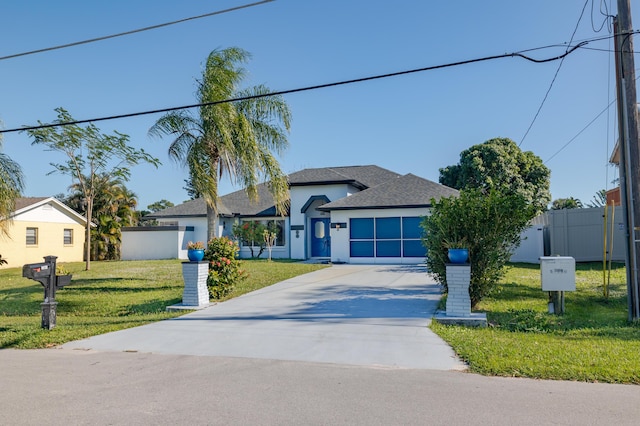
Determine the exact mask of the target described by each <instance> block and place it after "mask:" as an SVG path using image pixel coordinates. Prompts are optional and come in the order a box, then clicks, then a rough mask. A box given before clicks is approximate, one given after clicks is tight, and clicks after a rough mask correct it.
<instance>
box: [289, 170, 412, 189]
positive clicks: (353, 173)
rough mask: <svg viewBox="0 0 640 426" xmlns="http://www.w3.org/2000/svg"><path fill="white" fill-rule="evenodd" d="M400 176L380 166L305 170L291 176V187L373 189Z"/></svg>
mask: <svg viewBox="0 0 640 426" xmlns="http://www.w3.org/2000/svg"><path fill="white" fill-rule="evenodd" d="M398 176H400V175H399V174H398V173H396V172H392V171H390V170H387V169H383V168H382V167H378V166H346V167H324V168H321V169H304V170H300V171H299V172H295V173H292V174H290V175H289V185H290V186H306V185H329V184H335V183H348V184H351V185H354V186H355V187H357V188H360V189H366V188H371V187H373V186H376V185H380V184H381V183H383V182H386V181H388V180H389V179H393V178H395V177H398Z"/></svg>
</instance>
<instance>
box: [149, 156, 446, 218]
mask: <svg viewBox="0 0 640 426" xmlns="http://www.w3.org/2000/svg"><path fill="white" fill-rule="evenodd" d="M330 184H350V185H354V186H355V187H357V188H359V189H362V190H363V191H361V192H358V193H356V194H353V195H351V196H349V197H345V198H342V199H340V200H336V201H334V202H331V203H327V204H325V205H323V206H322V207H320V209H321V210H349V209H362V208H369V209H373V208H397V207H424V206H430V205H431V199H432V198H435V199H436V200H437V199H440V198H441V197H449V196H452V195H457V194H458V191H456V190H455V189H452V188H449V187H447V186H444V185H440V184H438V183H435V182H432V181H430V180H427V179H423V178H421V177H418V176H415V175H412V174H408V175H404V176H401V175H400V174H398V173H396V172H392V171H390V170H387V169H383V168H382V167H378V166H348V167H325V168H318V169H304V170H300V171H299V172H295V173H292V174H290V175H289V185H290V186H306V185H330ZM257 190H258V200H257V201H256V202H250V201H249V197H248V196H247V194H246V192H245V191H244V190H240V191H235V192H232V193H231V194H227V195H224V196H222V197H220V198H219V201H218V210H219V214H220V215H222V216H275V215H276V209H275V206H274V202H273V197H272V196H271V194H270V192H269V188H268V185H267V184H265V183H262V184H260V185H258V186H257ZM206 214H207V207H206V204H205V202H204V200H203V199H202V198H198V199H196V200H191V201H187V202H186V203H183V204H180V205H178V206H174V207H169V208H167V209H164V210H161V211H159V212H156V213H153V214H150V215H148V216H146V217H147V218H149V219H161V218H164V217H170V218H180V217H202V216H206Z"/></svg>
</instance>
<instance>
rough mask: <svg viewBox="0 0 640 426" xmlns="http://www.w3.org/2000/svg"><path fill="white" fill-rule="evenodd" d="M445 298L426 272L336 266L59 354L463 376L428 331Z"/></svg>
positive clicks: (81, 342)
mask: <svg viewBox="0 0 640 426" xmlns="http://www.w3.org/2000/svg"><path fill="white" fill-rule="evenodd" d="M439 298H440V291H439V287H438V285H437V284H436V283H435V282H434V281H433V279H432V278H431V277H430V275H429V274H427V272H426V269H425V268H424V267H423V266H419V265H393V266H391V265H333V266H331V267H329V268H326V269H322V270H319V271H315V272H312V273H309V274H305V275H301V276H298V277H295V278H292V279H289V280H286V281H283V282H280V283H277V284H275V285H272V286H269V287H266V288H263V289H261V290H258V291H255V292H252V293H249V294H245V295H243V296H240V297H237V298H235V299H231V300H228V301H225V302H222V303H218V304H215V305H213V306H210V307H208V308H205V309H202V310H199V311H194V312H192V313H189V314H186V315H183V316H181V317H178V318H174V319H170V320H165V321H160V322H157V323H153V324H149V325H144V326H141V327H135V328H130V329H127V330H121V331H116V332H112V333H107V334H103V335H99V336H94V337H91V338H88V339H84V340H78V341H74V342H69V343H66V344H64V345H62V348H63V349H84V350H96V351H132V352H144V353H158V354H183V355H198V356H228V357H243V358H259V359H277V360H290V361H308V362H322V363H335V364H347V365H367V366H378V367H391V368H418V369H435V370H461V369H464V367H465V366H464V363H462V362H461V361H460V360H459V359H457V358H456V356H455V354H454V352H453V350H452V349H451V348H450V347H449V346H448V345H447V344H446V343H445V342H444V341H443V340H442V339H440V338H439V337H438V336H437V335H435V334H434V333H433V332H431V330H430V329H429V328H428V325H429V323H430V322H431V317H432V316H433V313H434V312H435V310H436V306H437V304H438V300H439Z"/></svg>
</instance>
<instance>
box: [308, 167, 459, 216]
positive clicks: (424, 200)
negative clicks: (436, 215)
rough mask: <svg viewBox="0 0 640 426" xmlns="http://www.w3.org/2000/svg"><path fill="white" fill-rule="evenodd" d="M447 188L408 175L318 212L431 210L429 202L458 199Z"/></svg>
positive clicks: (322, 207)
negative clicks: (422, 208)
mask: <svg viewBox="0 0 640 426" xmlns="http://www.w3.org/2000/svg"><path fill="white" fill-rule="evenodd" d="M458 194H459V192H458V191H457V190H455V189H453V188H449V187H448V186H444V185H440V184H439V183H436V182H432V181H430V180H427V179H423V178H421V177H419V176H416V175H412V174H411V173H409V174H406V175H404V176H400V177H397V178H395V179H391V180H388V181H386V182H384V183H382V184H380V185H378V186H376V187H373V188H369V189H366V190H364V191H362V192H358V193H355V194H353V195H351V196H349V197H345V198H341V199H339V200H336V201H333V202H331V203H327V204H324V205H322V206H321V207H318V210H327V211H328V210H354V209H390V208H407V207H430V206H431V199H435V200H436V201H437V200H439V199H440V198H442V197H451V196H457V195H458Z"/></svg>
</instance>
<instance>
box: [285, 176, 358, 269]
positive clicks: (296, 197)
mask: <svg viewBox="0 0 640 426" xmlns="http://www.w3.org/2000/svg"><path fill="white" fill-rule="evenodd" d="M356 192H358V189H357V188H355V187H353V186H351V185H345V184H340V185H309V186H294V187H292V188H291V189H290V194H291V209H290V214H289V216H290V217H289V219H290V226H289V227H287V229H289V230H290V232H289V241H290V242H291V250H290V257H291V258H292V259H307V258H308V257H309V253H311V249H310V244H311V242H310V238H309V226H310V223H311V218H313V217H329V213H325V212H320V211H318V210H316V209H315V208H316V207H317V205H316V203H314V204H313V205H311V206H310V207H309V208H308V209H307V211H306V212H305V213H302V212H301V209H302V207H303V206H304V205H305V204H306V202H307V201H308V200H309V198H311V197H313V196H314V195H316V196H317V195H324V196H326V197H327V198H328V199H329V200H330V201H335V200H338V199H340V198H344V197H346V196H348V195H351V194H354V193H356ZM318 205H319V204H318ZM291 226H294V227H296V226H298V227H299V226H302V227H304V229H302V230H293V229H290V227H291Z"/></svg>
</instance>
